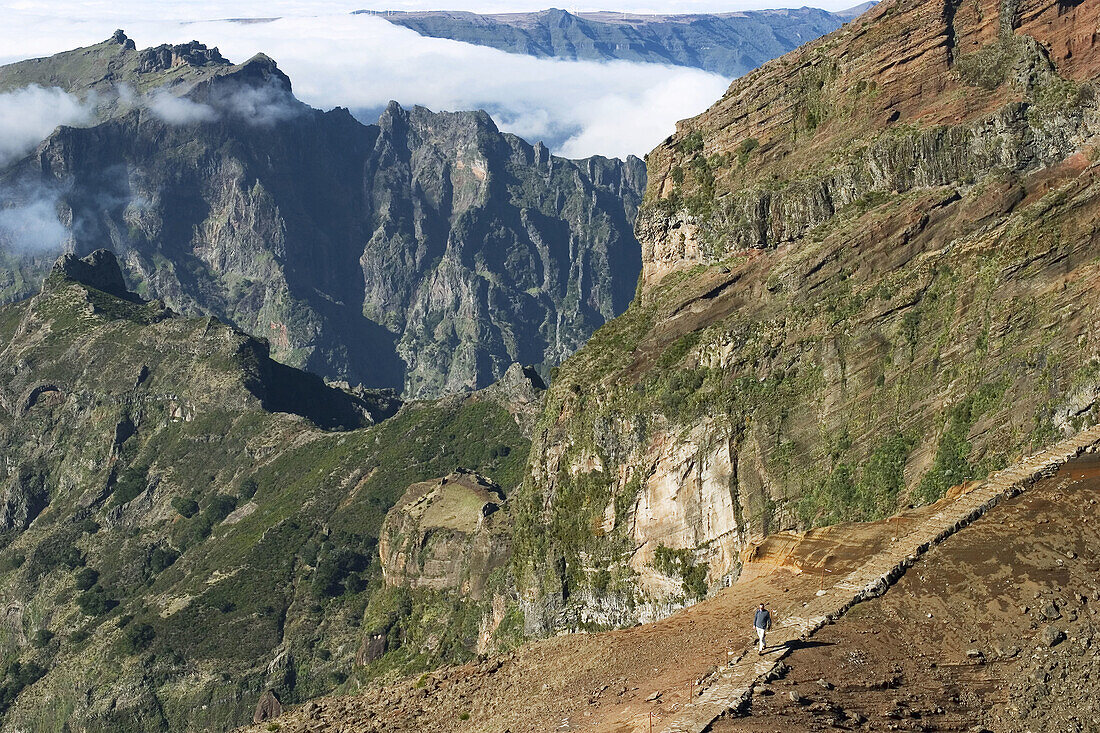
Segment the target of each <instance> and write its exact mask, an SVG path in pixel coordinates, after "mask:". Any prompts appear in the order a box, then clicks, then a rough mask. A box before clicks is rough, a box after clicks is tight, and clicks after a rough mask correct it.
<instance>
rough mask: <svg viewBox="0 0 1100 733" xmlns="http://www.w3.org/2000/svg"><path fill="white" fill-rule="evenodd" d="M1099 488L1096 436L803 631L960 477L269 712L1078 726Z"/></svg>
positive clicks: (296, 722)
mask: <svg viewBox="0 0 1100 733" xmlns="http://www.w3.org/2000/svg"><path fill="white" fill-rule="evenodd" d="M961 488H962V487H960V489H961ZM1098 489H1100V461H1098V460H1097V459H1096V457H1095V454H1092V455H1086V456H1083V457H1082V458H1080V459H1078V460H1075V461H1071V462H1070V463H1068V464H1066V465H1065V466H1063V467H1062V468H1061V470H1059V471H1058V472H1057V473H1056V474H1055V475H1053V476H1051V477H1050V478H1047V479H1044V480H1041V481H1039V482H1038V483H1036V484H1035V485H1033V486H1032V487H1031V488H1029V489H1028V490H1027V492H1026V493H1025V494H1024V495H1022V496H1018V497H1016V498H1014V499H1010V500H1008V501H1005V502H1003V503H1001V504H999V505H997V506H995V507H993V508H992V509H990V510H989V512H988V513H987V514H985V515H984V516H982V517H981V518H979V519H977V520H976V521H974V522H973V523H972V524H970V525H969V526H967V527H966V528H964V529H962V530H961V531H959V532H957V533H955V534H953V535H952V536H951V537H949V538H948V539H947V540H946V541H944V542H943V543H942V544H939V545H937V546H935V547H933V548H931V549H930V550H929V551H928V552H927V553H925V554H924V555H922V556H921V557H920V558H919V559H918V560H917V561H916V564H915V565H913V566H912V567H910V568H909V569H908V571H907V572H906V573H905V574H904V575H903V576H902V577H901V578H899V579H897V581H896V583H895V584H894V585H892V586H890V587H889V588H888V589H886V590H885V592H884V593H883V594H882V595H881V596H878V597H870V598H867V599H865V600H863V601H862V602H861V603H859V604H857V605H855V606H854V607H851V608H850V609H849V610H848V611H847V612H846V613H843V614H841V615H840V616H839V617H837V618H836V619H835V620H834V622H832V623H827V624H825V625H823V626H822V627H821V628H820V629H818V630H817V631H816V632H815V633H814V634H813V636H812V637H811V638H809V639H804V640H802V641H798V640H797V636H796V635H794V634H791V635H790V636H792V637H793V638H794V639H795V640H794V641H793V642H792V643H790V644H778V643H776V642H777V639H776V637H778V636H780V635H782V634H783V633H784V631H785V629H784V628H783V627H784V626H785V624H787V623H788V622H789V621H791V620H792V619H793V618H797V617H799V616H801V615H803V614H805V612H806V611H805V609H806V607H807V606H808V605H811V604H814V603H816V602H820V601H822V600H826V599H828V598H829V597H830V596H831V595H832V594H833V593H834V592H836V593H837V594H838V595H840V596H844V595H847V594H851V593H852V592H853V590H852V588H851V587H848V588H845V589H842V588H837V587H836V585H837V581H838V580H840V579H842V578H844V577H845V574H846V573H848V572H850V571H852V570H855V569H856V568H858V567H860V566H862V565H864V564H865V563H872V564H874V563H876V558H881V557H883V556H890V555H891V553H892V552H894V551H895V548H896V547H897V543H896V542H895V540H897V539H898V538H899V536H900V537H902V538H904V537H907V536H908V534H909V532H910V531H919V530H918V529H917V528H918V527H920V525H921V524H922V523H923V522H924V521H926V520H927V519H929V518H930V517H932V516H934V515H936V514H938V513H939V512H941V511H947V512H951V511H952V509H951V507H952V506H953V505H954V504H956V503H965V502H966V496H967V495H966V493H965V491H960V492H953V494H954V496H952V497H949V498H946V499H944V500H942V501H940V502H937V503H936V505H934V506H926V507H919V508H916V509H911V510H906V511H904V512H903V513H901V514H899V515H898V516H895V517H892V518H890V519H888V520H880V521H877V522H870V523H861V524H842V525H837V526H832V527H826V528H820V529H816V530H812V531H810V532H808V533H795V532H790V533H781V534H778V535H773V536H771V537H769V538H768V539H767V540H766V541H765V542H764V543H762V544H761V545H760V546H758V547H757V548H755V549H754V551H753V552H751V553H747V554H746V571H745V572H744V573H743V574H742V575H741V577H740V578H738V580H737V581H736V582H735V583H734V584H733V586H732V587H730V588H725V589H723V590H721V591H720V592H718V593H717V594H715V597H714V598H710V599H708V600H706V601H703V602H701V603H699V604H697V605H695V606H693V607H691V608H688V609H683V610H681V611H679V612H677V613H675V614H673V615H672V616H670V617H669V618H666V619H662V620H661V621H658V622H655V623H653V624H646V625H643V626H637V627H633V628H629V629H621V630H618V631H611V632H605V633H598V634H563V635H559V636H556V637H554V638H552V639H545V640H542V641H538V642H532V643H529V644H525V645H523V646H522V647H520V648H519V649H517V650H515V651H514V652H512V653H509V654H506V655H501V656H497V657H491V658H488V659H486V660H485V661H483V662H480V663H470V664H466V665H462V666H457V667H450V668H445V669H441V670H437V671H436V672H433V673H431V674H425V675H422V676H418V677H412V678H408V679H405V680H402V681H400V682H399V683H398V684H394V685H390V686H387V687H385V688H379V687H374V688H370V689H367V690H365V691H363V692H362V693H360V694H356V695H343V696H338V697H326V698H323V699H320V700H317V701H313V702H310V703H307V704H305V705H303V706H295V707H293V708H292V709H290V710H289V711H287V712H286V713H285V714H284V715H283V716H282V717H280V718H278V719H277V720H276V721H274V722H275V723H276V724H277V725H279V729H280V730H282V731H286V732H288V733H289V732H296V731H310V732H311V733H323V732H324V731H339V730H348V729H354V730H362V731H423V730H433V731H436V730H438V731H469V730H478V731H494V732H498V733H503V731H508V730H510V731H551V730H560V731H580V730H585V731H600V732H607V733H612V732H614V733H646V731H648V730H649V724H650V722H652V724H653V730H655V731H668V730H709V731H716V732H721V733H727V732H729V733H732V732H733V731H751V732H753V733H765V732H766V733H774V731H827V730H859V731H890V730H912V731H943V732H944V733H946V732H949V731H951V732H958V733H962V732H963V731H966V732H968V733H973V732H974V731H978V730H986V731H998V733H1000V732H1001V731H1003V732H1004V733H1015V732H1016V731H1019V732H1020V733H1023V732H1024V731H1036V730H1043V731H1089V730H1093V729H1094V728H1095V724H1094V721H1095V718H1096V712H1095V710H1094V709H1093V708H1094V707H1095V706H1096V700H1097V682H1096V674H1097V667H1098V665H1100V654H1098V653H1097V643H1096V633H1097V629H1096V623H1097V613H1098V609H1097V605H1098V603H1100V584H1098V582H1097V577H1098V576H1097V574H1096V572H1095V565H1096V558H1095V555H1094V550H1095V547H1096V542H1097V540H1098V539H1100V537H1098V536H1097V522H1100V504H1098V503H1097V500H1096V494H1097V491H1098ZM823 571H825V572H823ZM1006 579H1008V580H1010V581H1011V582H1006ZM821 590H824V591H825V593H824V595H822V594H821V593H819V591H821ZM760 600H767V601H768V604H769V606H770V608H771V609H772V613H773V614H774V620H775V629H774V632H773V634H772V637H771V638H772V642H771V643H772V645H771V648H770V649H769V650H768V652H767V654H765V655H764V657H763V659H761V658H760V657H758V656H757V655H756V654H755V652H750V653H748V654H746V652H749V651H750V650H751V648H752V645H753V642H754V637H755V635H754V634H753V632H752V629H751V619H752V609H753V607H754V606H755V604H756V603H757V602H759V601H760ZM796 633H797V632H796ZM730 660H734V661H733V664H732V665H731V664H730V663H729V662H730ZM780 660H782V661H780ZM746 662H747V663H748V664H750V665H753V664H759V665H761V666H762V668H763V669H765V670H768V669H771V668H773V667H774V671H773V672H772V673H771V674H767V675H764V674H763V673H761V677H760V679H759V680H755V681H754V684H753V685H752V687H751V688H750V690H749V695H748V696H747V699H746V701H745V703H744V704H743V705H738V706H737V707H736V708H735V709H734V710H728V706H729V705H731V704H736V702H737V701H736V700H731V699H725V701H724V702H725V704H726V706H727V714H726V715H725V716H723V717H720V718H718V719H717V720H715V721H713V724H712V725H709V726H708V727H705V728H704V727H702V726H700V727H691V726H687V725H683V722H684V716H685V715H686V714H687V713H688V712H690V711H694V710H699V709H700V708H704V707H707V706H708V705H709V704H710V703H709V701H710V700H712V698H711V695H712V694H713V691H714V689H715V688H716V687H718V685H719V684H720V682H719V680H721V678H722V675H723V674H725V673H734V672H735V670H736V668H737V667H739V666H741V665H742V664H744V663H746ZM723 668H728V671H727V670H724V669H723ZM265 728H266V725H265V726H256V727H253V728H250V729H249V730H250V731H256V732H257V733H259V731H263V730H264V729H265Z"/></svg>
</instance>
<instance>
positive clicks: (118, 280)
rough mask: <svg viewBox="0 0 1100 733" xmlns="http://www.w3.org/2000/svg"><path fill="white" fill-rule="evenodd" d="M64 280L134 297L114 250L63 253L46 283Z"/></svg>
mask: <svg viewBox="0 0 1100 733" xmlns="http://www.w3.org/2000/svg"><path fill="white" fill-rule="evenodd" d="M63 281H71V282H77V283H80V284H82V285H87V286H88V287H91V288H95V289H96V290H102V291H103V292H105V293H109V294H110V295H114V296H115V297H118V298H124V299H130V298H132V297H133V296H132V295H131V294H130V292H129V291H128V290H127V289H126V281H125V280H124V279H123V277H122V269H121V268H120V267H119V264H118V259H117V258H116V257H115V255H114V253H113V252H110V251H109V250H105V249H97V250H96V251H94V252H92V253H91V254H90V255H88V256H87V257H77V256H76V255H72V254H66V255H62V256H61V258H60V259H58V260H57V262H55V263H54V266H53V270H51V271H50V276H49V278H48V279H47V283H46V284H49V283H50V282H53V283H58V282H63Z"/></svg>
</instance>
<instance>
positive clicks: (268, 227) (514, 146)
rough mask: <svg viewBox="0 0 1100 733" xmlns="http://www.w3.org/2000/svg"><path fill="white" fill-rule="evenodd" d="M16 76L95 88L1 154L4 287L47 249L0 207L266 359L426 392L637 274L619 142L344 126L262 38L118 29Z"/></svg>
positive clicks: (341, 116) (2, 293)
mask: <svg viewBox="0 0 1100 733" xmlns="http://www.w3.org/2000/svg"><path fill="white" fill-rule="evenodd" d="M31 83H34V84H39V85H42V86H58V87H60V88H62V89H64V90H65V91H68V92H71V93H74V94H79V95H87V94H89V93H90V92H95V93H96V96H95V97H94V101H95V102H96V105H97V106H96V115H97V119H98V120H99V122H98V123H97V124H93V125H91V126H86V127H61V128H59V129H58V130H57V131H55V132H54V133H53V134H52V135H51V136H50V137H49V138H48V139H47V140H45V141H44V142H43V143H42V144H41V145H39V146H38V148H37V149H36V150H34V151H31V152H30V154H29V155H27V156H26V157H25V158H23V159H22V160H18V161H16V162H14V163H11V164H10V165H9V166H8V167H7V168H6V169H4V170H0V189H2V190H3V191H4V194H5V200H6V205H5V209H6V215H5V217H4V218H3V219H2V221H0V297H2V298H3V300H6V301H11V300H15V299H18V298H21V297H26V296H27V295H28V294H30V293H32V292H34V290H35V288H36V287H37V283H38V282H39V279H40V278H41V277H42V275H43V274H44V272H45V271H46V270H47V269H48V267H49V264H50V263H51V261H52V258H53V256H55V255H56V251H47V252H45V253H41V252H39V253H38V254H36V253H35V250H32V249H28V248H26V247H23V248H17V247H16V244H15V242H16V241H17V239H18V235H19V225H15V229H13V228H12V226H8V225H7V224H10V223H11V222H12V221H15V222H26V221H32V222H33V223H34V225H35V226H38V227H40V229H51V228H52V229H57V228H58V227H61V228H62V236H61V241H59V242H57V243H56V245H57V246H64V247H66V248H67V249H70V250H73V251H75V252H77V253H78V254H84V253H86V252H89V251H91V250H92V249H94V248H98V247H103V246H109V247H110V248H111V249H113V250H114V251H115V252H116V253H118V255H119V257H120V259H121V260H122V262H123V266H124V269H125V271H126V276H127V278H128V281H129V282H130V284H131V285H132V286H133V287H134V288H135V289H136V290H137V291H138V292H141V293H142V294H144V295H146V296H147V297H158V298H162V299H164V300H165V302H166V303H168V305H169V306H171V307H172V308H173V309H175V310H178V311H180V312H183V313H189V314H211V315H216V316H218V317H219V318H222V319H224V320H226V321H227V322H230V323H233V324H234V325H236V326H238V327H239V328H241V329H243V330H245V331H247V332H249V333H253V334H256V335H258V336H262V337H264V338H267V339H268V340H269V341H270V342H271V345H272V354H273V355H274V356H275V358H277V359H279V360H281V361H283V362H285V363H287V364H290V365H292V366H298V367H306V368H309V369H310V370H312V371H314V372H317V373H319V374H321V375H323V376H325V377H327V378H330V379H342V380H347V381H349V382H350V383H352V384H356V383H363V384H365V385H366V386H369V387H393V388H395V389H398V390H401V391H403V392H404V393H405V394H407V395H409V396H413V397H427V396H433V395H440V394H445V393H454V392H460V391H468V390H472V389H477V388H480V387H484V386H486V385H488V384H489V383H491V382H493V381H494V380H496V379H497V378H498V377H500V376H501V375H502V374H503V373H504V371H505V370H506V369H507V368H508V366H509V365H511V364H512V363H513V362H516V361H519V362H521V363H524V364H534V365H536V366H537V368H538V369H539V370H540V371H541V372H542V373H543V374H544V375H545V374H546V372H547V371H548V369H549V368H550V367H552V366H554V365H555V364H557V363H558V362H560V361H561V359H563V358H564V357H565V356H567V355H569V354H570V353H572V352H573V351H574V350H575V349H576V348H577V347H578V346H580V344H582V343H583V342H584V340H585V339H586V338H587V337H588V336H589V335H590V334H591V333H592V331H593V330H594V329H595V328H596V327H598V326H599V325H600V324H602V323H603V322H605V321H606V320H607V319H609V318H611V317H613V316H615V315H617V314H619V313H621V312H622V311H623V310H624V309H625V308H626V305H627V304H628V303H629V301H630V298H631V297H632V296H633V294H634V290H635V286H636V284H637V275H638V272H639V269H640V259H639V257H640V255H639V248H638V244H637V241H636V240H635V239H634V236H633V234H632V225H633V221H634V215H635V212H636V210H637V206H638V204H639V202H640V198H641V191H642V188H643V187H644V185H645V171H644V166H643V164H642V162H641V161H639V160H637V159H635V158H631V159H629V160H626V161H619V160H609V159H605V158H599V157H596V158H590V159H586V160H581V161H570V160H565V159H562V158H558V157H555V156H553V155H551V154H550V152H549V151H548V150H547V149H546V148H545V147H544V146H542V145H541V144H540V145H535V146H531V145H529V144H527V143H526V142H524V141H522V140H520V139H519V138H516V137H514V136H512V135H507V134H502V133H500V132H499V131H498V130H497V129H496V126H495V125H494V124H493V122H492V120H491V119H490V118H489V117H488V115H486V114H484V113H480V112H460V113H439V114H436V113H432V112H430V111H428V110H426V109H422V108H416V109H412V110H405V109H402V108H401V107H399V106H398V105H396V104H391V105H390V106H389V107H388V108H387V109H386V111H385V113H384V114H383V115H382V117H381V119H380V120H379V121H378V124H377V125H363V124H360V123H359V122H358V121H356V120H355V119H354V118H352V116H351V115H350V114H349V113H348V112H347V111H346V110H343V109H335V110H332V111H330V112H320V111H318V110H314V109H311V108H309V107H307V106H305V105H303V104H301V103H300V102H298V101H297V100H296V99H295V98H294V97H293V94H292V91H291V85H290V80H289V79H288V78H287V77H286V76H285V75H284V74H283V73H282V72H280V71H279V70H278V68H277V67H276V65H275V63H274V62H273V61H272V60H271V59H269V58H267V57H264V56H257V57H256V58H253V59H250V60H249V61H247V62H245V63H243V64H236V65H234V64H231V63H230V62H228V61H226V60H225V59H223V58H222V57H221V55H220V54H219V53H218V52H217V50H216V49H207V48H206V47H205V46H203V45H202V44H199V43H191V44H185V45H182V46H172V47H169V46H163V47H159V48H155V49H145V50H142V51H139V50H137V49H136V48H135V47H134V43H133V41H131V40H130V39H128V38H126V36H125V35H124V34H122V33H121V32H120V33H117V34H116V35H115V37H114V38H112V39H110V40H108V41H106V42H104V43H102V44H98V45H96V46H92V47H89V48H85V49H78V50H76V51H72V52H68V53H65V54H60V55H58V56H55V57H51V58H49V59H40V60H33V61H27V62H22V63H19V64H14V65H12V66H8V67H4V68H0V89H5V88H14V87H19V86H24V85H27V84H31ZM55 214H56V217H57V219H58V220H59V221H55V220H54V216H55ZM40 220H44V223H43V221H40ZM4 222H6V223H7V224H5V223H4ZM23 226H27V225H25V224H24V225H23ZM31 231H39V230H35V229H33V228H32V229H31ZM46 249H47V250H49V247H46Z"/></svg>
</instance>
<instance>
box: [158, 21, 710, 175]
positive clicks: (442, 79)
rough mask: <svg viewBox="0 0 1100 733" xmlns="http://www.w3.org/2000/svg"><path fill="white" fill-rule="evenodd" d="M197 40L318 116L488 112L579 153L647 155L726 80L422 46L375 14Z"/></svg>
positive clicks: (653, 68)
mask: <svg viewBox="0 0 1100 733" xmlns="http://www.w3.org/2000/svg"><path fill="white" fill-rule="evenodd" d="M178 35H179V38H180V39H182V38H183V37H184V36H188V37H189V36H194V37H197V38H202V39H204V41H205V42H207V43H209V44H211V45H217V46H218V47H219V48H220V49H221V51H222V53H223V54H225V55H226V56H228V57H229V58H233V59H235V60H236V59H241V60H243V59H245V58H247V57H249V56H251V55H253V54H254V53H257V52H260V51H263V52H265V53H267V54H268V55H269V56H272V57H273V58H275V59H276V60H277V61H278V63H279V67H280V68H281V69H282V70H283V71H284V72H286V73H287V74H288V75H289V76H290V77H291V79H292V81H293V82H294V89H295V93H296V95H297V96H298V97H299V98H300V99H302V100H303V101H305V102H306V103H308V104H312V105H314V106H317V107H321V108H331V107H333V106H337V105H339V106H345V107H350V108H353V109H380V108H381V107H383V106H385V104H386V102H388V101H389V100H391V99H395V100H397V101H398V102H400V103H401V104H402V105H404V106H411V105H414V104H420V105H424V106H426V107H428V108H430V109H433V110H466V109H486V110H487V111H489V112H490V113H491V114H492V115H493V117H494V119H495V120H496V121H497V123H498V124H499V125H500V126H501V128H502V129H505V130H508V131H511V132H515V133H516V134H518V135H520V136H522V137H524V138H526V139H528V140H530V141H531V142H535V141H536V140H539V139H542V140H545V141H546V142H547V143H550V144H552V145H553V146H554V147H555V148H556V152H557V151H560V152H562V153H565V154H568V155H572V156H588V155H593V154H597V153H598V154H602V155H609V156H624V155H627V154H630V153H633V154H636V155H643V154H645V153H646V152H648V151H649V150H650V149H651V148H653V147H654V146H655V145H656V144H657V143H659V142H660V141H661V140H662V139H664V138H665V137H666V136H668V135H669V134H670V133H671V132H672V131H673V129H674V125H675V122H676V120H678V119H681V118H683V117H687V116H689V115H692V114H696V113H698V112H701V111H702V110H704V109H706V108H707V107H708V106H709V105H710V104H711V103H712V102H713V101H714V100H715V99H717V98H718V97H720V96H721V94H722V92H724V91H725V89H726V87H727V85H728V80H726V79H724V78H722V77H720V76H717V75H715V74H709V73H707V72H704V71H700V70H697V69H687V68H683V67H672V66H660V65H656V64H637V63H629V62H623V61H618V62H611V63H600V62H594V61H562V60H557V59H537V58H534V57H530V56H522V55H518V54H508V53H504V52H502V51H497V50H495V49H491V48H484V47H480V46H472V45H469V44H465V43H458V42H454V41H446V40H439V39H432V38H423V37H421V36H419V35H417V34H416V33H414V32H413V31H410V30H407V29H404V28H398V27H395V26H393V25H391V24H389V23H387V22H385V21H384V20H381V19H378V18H373V17H369V16H350V17H349V16H342V17H339V18H333V17H321V18H295V19H283V20H279V21H275V22H271V23H262V24H250V25H240V24H231V23H197V24H191V25H188V26H187V27H186V30H185V31H184V32H182V33H178Z"/></svg>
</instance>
